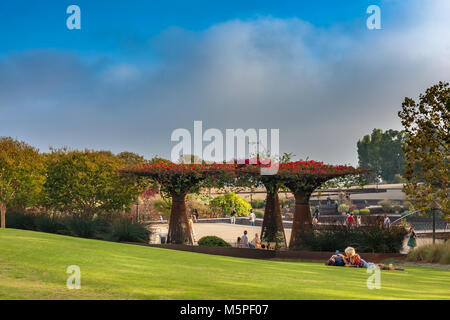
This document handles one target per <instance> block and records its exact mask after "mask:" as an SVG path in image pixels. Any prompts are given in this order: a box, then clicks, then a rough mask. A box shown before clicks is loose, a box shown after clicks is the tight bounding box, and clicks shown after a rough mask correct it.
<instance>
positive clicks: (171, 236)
mask: <svg viewBox="0 0 450 320" xmlns="http://www.w3.org/2000/svg"><path fill="white" fill-rule="evenodd" d="M121 171H122V173H132V174H135V175H138V176H143V177H148V178H150V179H152V180H154V181H156V182H157V183H159V184H160V186H161V187H160V188H161V189H160V191H161V192H162V193H166V194H168V195H170V196H171V198H172V207H171V211H170V219H169V232H168V235H167V242H168V243H176V244H185V243H189V244H192V243H193V241H192V233H191V230H190V229H189V224H188V216H187V212H186V196H187V194H188V193H191V192H196V191H198V190H199V189H200V188H201V187H221V186H223V185H225V184H226V183H227V182H232V180H233V177H234V172H235V166H234V165H231V164H215V163H214V164H184V163H181V164H176V163H173V162H170V161H164V160H158V161H153V162H152V163H149V164H143V165H141V166H134V167H132V168H130V169H124V170H121Z"/></svg>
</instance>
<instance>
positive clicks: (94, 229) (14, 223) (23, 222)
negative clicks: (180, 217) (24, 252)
mask: <svg viewBox="0 0 450 320" xmlns="http://www.w3.org/2000/svg"><path fill="white" fill-rule="evenodd" d="M6 227H8V228H15V229H24V230H34V231H41V232H47V233H56V234H62V235H70V236H75V237H81V238H90V239H101V240H107V241H117V242H121V241H128V242H144V243H148V241H149V238H150V233H151V232H150V231H149V230H148V229H147V227H146V226H145V225H143V224H140V223H135V222H132V221H131V220H130V219H127V218H123V217H121V218H114V219H105V218H102V217H92V216H86V215H77V216H59V215H49V214H39V215H38V214H31V213H25V212H8V213H7V214H6Z"/></svg>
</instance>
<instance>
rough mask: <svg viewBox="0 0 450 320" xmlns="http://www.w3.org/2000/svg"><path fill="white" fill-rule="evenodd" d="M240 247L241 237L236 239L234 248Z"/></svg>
mask: <svg viewBox="0 0 450 320" xmlns="http://www.w3.org/2000/svg"><path fill="white" fill-rule="evenodd" d="M240 247H241V237H237V241H236V248H240Z"/></svg>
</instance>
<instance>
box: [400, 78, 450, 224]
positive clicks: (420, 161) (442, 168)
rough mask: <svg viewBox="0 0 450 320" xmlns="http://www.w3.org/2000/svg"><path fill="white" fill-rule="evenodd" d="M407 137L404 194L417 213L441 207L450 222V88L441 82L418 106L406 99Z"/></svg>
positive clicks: (423, 96)
mask: <svg viewBox="0 0 450 320" xmlns="http://www.w3.org/2000/svg"><path fill="white" fill-rule="evenodd" d="M398 115H399V117H400V118H401V120H402V125H403V126H404V128H405V132H406V133H407V139H406V141H405V143H404V145H403V151H404V153H405V156H406V169H405V178H406V180H407V182H406V183H405V185H404V188H403V190H404V192H405V193H406V196H407V198H408V199H409V200H410V201H411V203H412V204H413V206H414V208H416V209H424V210H425V209H427V208H428V207H429V206H430V205H431V204H432V203H437V204H438V206H439V207H440V208H441V209H442V211H443V213H444V215H446V216H447V217H448V218H450V211H449V199H450V197H449V192H448V191H449V180H450V151H449V146H450V133H449V130H450V87H449V84H448V83H444V82H439V83H438V84H436V85H434V86H432V87H430V88H428V89H427V90H426V91H425V93H424V94H421V95H420V96H419V100H418V101H417V102H416V101H414V100H413V99H411V98H408V97H407V98H405V100H404V102H403V104H402V110H401V111H400V112H399V113H398Z"/></svg>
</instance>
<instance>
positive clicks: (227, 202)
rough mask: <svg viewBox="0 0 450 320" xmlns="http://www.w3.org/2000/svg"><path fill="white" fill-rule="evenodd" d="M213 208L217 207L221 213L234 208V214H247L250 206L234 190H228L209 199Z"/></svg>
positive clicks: (226, 212)
mask: <svg viewBox="0 0 450 320" xmlns="http://www.w3.org/2000/svg"><path fill="white" fill-rule="evenodd" d="M210 205H211V207H213V208H218V209H220V210H221V212H222V213H223V214H229V213H230V212H231V210H232V209H235V210H236V216H238V217H242V216H248V214H249V213H250V209H251V208H252V206H251V205H250V202H248V201H247V200H246V199H244V198H241V197H239V196H238V195H237V194H236V193H234V192H229V193H226V194H223V195H220V196H217V197H215V198H214V199H212V200H211V201H210Z"/></svg>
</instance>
